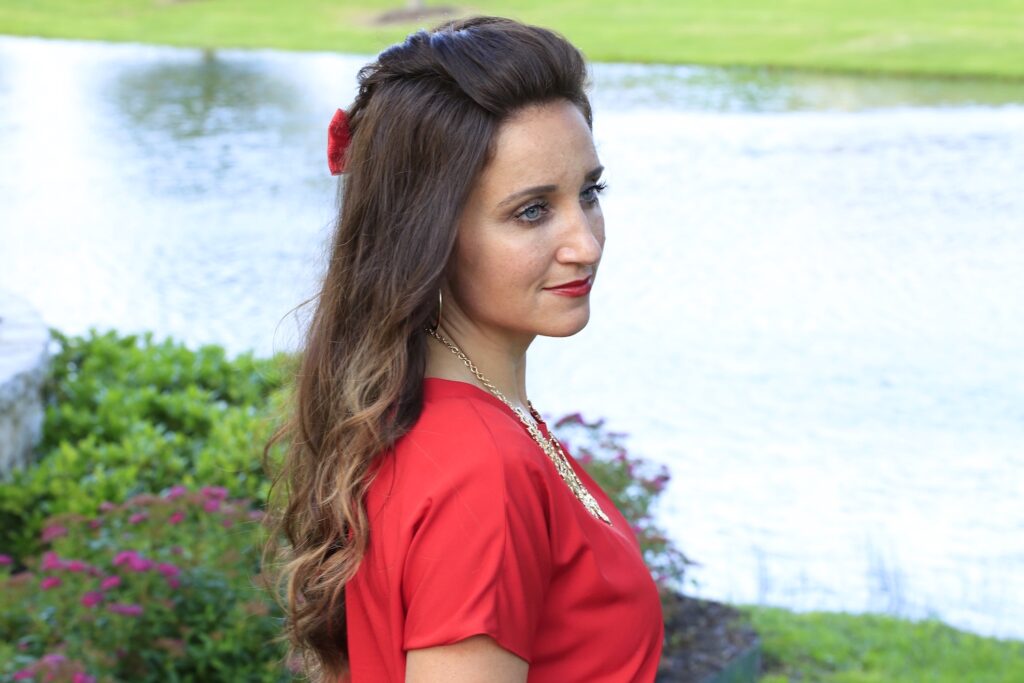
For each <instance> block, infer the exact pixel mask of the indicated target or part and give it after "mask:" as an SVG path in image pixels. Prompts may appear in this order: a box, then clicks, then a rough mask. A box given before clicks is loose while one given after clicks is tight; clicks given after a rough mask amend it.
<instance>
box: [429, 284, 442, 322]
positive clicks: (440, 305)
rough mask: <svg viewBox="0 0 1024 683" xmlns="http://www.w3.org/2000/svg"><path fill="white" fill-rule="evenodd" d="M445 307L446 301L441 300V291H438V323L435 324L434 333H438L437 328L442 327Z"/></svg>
mask: <svg viewBox="0 0 1024 683" xmlns="http://www.w3.org/2000/svg"><path fill="white" fill-rule="evenodd" d="M443 307H444V300H443V299H442V298H441V290H440V288H438V290H437V322H436V323H434V327H433V329H432V330H431V331H432V332H437V328H438V327H440V326H441V310H442V309H443Z"/></svg>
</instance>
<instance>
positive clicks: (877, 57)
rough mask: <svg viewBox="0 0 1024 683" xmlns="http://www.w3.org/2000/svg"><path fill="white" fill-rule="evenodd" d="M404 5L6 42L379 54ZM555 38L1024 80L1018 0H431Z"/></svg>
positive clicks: (77, 3) (153, 6) (319, 3)
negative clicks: (537, 27) (532, 26)
mask: <svg viewBox="0 0 1024 683" xmlns="http://www.w3.org/2000/svg"><path fill="white" fill-rule="evenodd" d="M404 4H405V3H404V0H360V1H359V2H355V1H353V0H288V1H287V2H285V1H284V0H4V1H3V2H2V3H0V33H8V34H18V35H32V36H47V37H60V38H87V39H96V40H113V41H138V42H147V43H163V44H168V45H190V46H203V47H272V48H282V49H289V50H329V51H338V52H355V53H376V52H377V51H379V50H380V49H381V48H382V47H384V46H386V45H388V44H390V43H392V42H395V41H397V40H400V39H401V38H402V37H403V36H405V35H406V34H407V33H408V32H409V31H410V30H413V29H415V28H418V27H420V26H429V25H432V24H433V23H436V22H434V21H433V20H429V21H424V22H419V23H413V24H403V25H391V26H379V25H376V24H375V23H374V22H375V19H376V17H377V16H378V15H379V14H380V13H381V12H383V11H384V10H387V9H395V8H400V7H403V6H404ZM427 5H428V6H432V5H434V6H436V5H454V6H456V7H458V8H459V9H460V10H461V11H462V12H463V13H487V14H499V15H504V16H511V17H515V18H518V19H521V20H524V21H527V22H531V23H537V24H541V25H544V26H550V27H552V28H555V29H557V30H559V31H561V32H562V33H564V34H565V35H566V36H568V37H569V38H570V39H571V40H573V41H574V42H575V43H576V44H577V45H579V46H580V47H581V48H582V49H583V50H584V52H585V53H586V54H587V56H588V57H589V58H590V59H592V60H595V61H630V62H663V63H697V64H743V65H755V66H778V67H797V68H806V69H816V70H838V71H850V72H886V73H903V74H931V75H959V76H994V77H1008V78H1015V79H1016V78H1024V0H986V2H984V3H980V2H978V3H973V2H962V1H960V0H928V1H926V0H859V1H858V2H850V1H849V0H771V1H769V0H760V1H755V0H628V1H623V0H560V1H552V0H493V1H489V0H477V1H476V2H473V3H472V4H462V3H456V2H455V1H454V0H428V2H427Z"/></svg>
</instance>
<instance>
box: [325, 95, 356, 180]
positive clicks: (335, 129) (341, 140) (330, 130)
mask: <svg viewBox="0 0 1024 683" xmlns="http://www.w3.org/2000/svg"><path fill="white" fill-rule="evenodd" d="M351 140H352V132H351V131H350V130H349V127H348V115H346V114H345V110H343V109H339V110H338V111H336V112H334V118H332V119H331V124H330V125H329V126H328V127H327V166H328V167H329V168H330V169H331V175H338V174H339V173H344V172H345V150H346V149H347V148H348V143H349V142H350V141H351Z"/></svg>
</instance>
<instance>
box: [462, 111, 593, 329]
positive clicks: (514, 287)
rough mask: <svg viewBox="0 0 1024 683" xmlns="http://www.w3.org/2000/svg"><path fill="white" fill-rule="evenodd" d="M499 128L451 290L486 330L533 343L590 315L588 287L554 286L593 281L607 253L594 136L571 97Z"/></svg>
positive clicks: (472, 203) (579, 325)
mask: <svg viewBox="0 0 1024 683" xmlns="http://www.w3.org/2000/svg"><path fill="white" fill-rule="evenodd" d="M496 135H497V137H496V140H495V143H496V146H495V149H496V153H495V156H494V158H493V159H492V160H491V161H490V163H488V164H487V166H486V167H485V168H484V170H483V172H482V175H481V177H480V178H479V180H478V182H477V184H476V186H475V187H474V188H473V190H472V192H471V194H470V197H469V199H468V202H467V204H466V206H465V208H464V210H463V213H462V216H461V217H460V220H459V226H458V234H457V237H456V245H455V252H454V254H453V256H452V263H451V264H450V267H449V288H450V291H451V296H453V297H454V298H455V306H456V307H457V308H458V310H459V313H460V314H462V315H464V316H465V317H466V318H468V319H469V322H470V323H472V324H473V326H474V327H476V328H477V329H478V331H479V332H482V333H484V334H487V335H488V336H492V337H493V336H494V335H497V336H498V338H506V339H507V340H508V341H511V342H513V343H525V344H526V345H528V344H529V342H530V341H531V340H532V339H533V337H534V336H536V335H538V334H539V335H545V336H550V337H565V336H569V335H572V334H575V333H577V332H579V331H580V330H581V329H583V328H584V327H585V326H586V324H587V320H588V319H589V317H590V295H589V294H587V293H582V294H581V293H580V290H579V289H577V290H576V291H575V292H566V291H565V290H562V291H557V290H554V289H553V288H555V287H557V286H559V285H563V284H565V283H569V282H573V281H578V280H587V279H589V280H590V281H591V282H593V279H594V276H595V275H596V273H597V266H598V263H599V262H600V260H601V251H602V249H603V247H604V217H603V216H602V214H601V205H600V203H599V201H598V196H597V195H598V192H600V191H601V189H602V188H603V185H602V184H600V183H599V182H598V181H599V178H600V175H601V171H602V166H601V164H600V162H599V161H598V158H597V152H596V150H595V149H594V139H593V136H592V135H591V133H590V129H589V128H588V127H587V123H586V119H584V117H583V114H582V113H581V112H580V110H579V109H577V108H576V106H575V105H573V104H572V103H571V102H569V101H568V100H557V101H555V102H551V103H546V104H542V105H532V106H529V107H526V108H524V109H522V110H520V111H519V112H517V113H516V114H515V115H514V116H513V117H511V118H510V119H508V120H506V121H505V122H504V123H503V124H502V125H501V126H500V127H499V129H498V131H497V134H496ZM584 289H585V288H584ZM572 294H576V295H575V296H574V295H572ZM446 304H447V302H446ZM445 308H447V306H446V307H445Z"/></svg>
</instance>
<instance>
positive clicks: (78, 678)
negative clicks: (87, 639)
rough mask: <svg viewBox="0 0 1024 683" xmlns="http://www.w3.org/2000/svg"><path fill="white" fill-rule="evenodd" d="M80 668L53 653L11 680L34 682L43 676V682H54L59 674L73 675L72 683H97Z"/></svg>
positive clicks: (41, 658)
mask: <svg viewBox="0 0 1024 683" xmlns="http://www.w3.org/2000/svg"><path fill="white" fill-rule="evenodd" d="M78 666H79V665H78V663H77V662H74V661H71V660H69V659H68V658H67V657H65V656H64V655H62V654H60V653H58V652H53V653H50V654H46V655H43V656H42V657H40V658H39V659H38V660H37V661H36V662H35V663H33V664H32V665H31V666H28V667H25V668H24V669H19V670H18V671H15V672H14V675H13V676H12V677H11V678H12V680H15V681H32V680H35V679H36V678H37V677H38V676H39V675H40V674H42V675H43V678H42V680H44V681H53V680H56V677H57V675H58V674H63V675H64V676H65V677H66V676H67V675H68V674H71V676H70V680H71V683H96V677H95V676H90V675H89V674H87V673H85V672H84V671H82V670H80V669H79V668H78ZM62 680H68V679H67V678H64V679H62Z"/></svg>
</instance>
